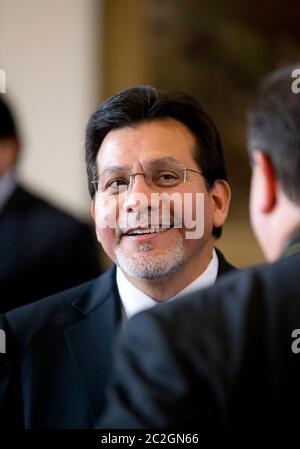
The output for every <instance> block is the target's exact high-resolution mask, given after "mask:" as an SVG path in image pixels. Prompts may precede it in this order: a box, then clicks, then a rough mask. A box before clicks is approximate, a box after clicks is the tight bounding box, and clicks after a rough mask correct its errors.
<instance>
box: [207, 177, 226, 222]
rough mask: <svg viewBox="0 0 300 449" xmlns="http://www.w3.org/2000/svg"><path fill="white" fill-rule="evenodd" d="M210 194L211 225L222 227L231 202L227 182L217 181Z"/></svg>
mask: <svg viewBox="0 0 300 449" xmlns="http://www.w3.org/2000/svg"><path fill="white" fill-rule="evenodd" d="M210 194H211V197H212V199H213V200H214V211H213V225H214V227H216V228H218V227H221V226H223V224H224V223H225V221H226V218H227V215H228V210H229V205H230V200H231V189H230V186H229V184H228V182H226V181H224V180H223V179H217V180H216V181H215V183H214V186H213V188H212V189H211V192H210Z"/></svg>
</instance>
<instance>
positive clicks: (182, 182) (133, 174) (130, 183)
mask: <svg viewBox="0 0 300 449" xmlns="http://www.w3.org/2000/svg"><path fill="white" fill-rule="evenodd" d="M179 171H182V172H184V180H183V181H180V184H186V182H187V180H186V174H187V172H188V171H190V172H193V173H197V174H198V175H201V176H203V178H205V180H206V181H208V178H207V176H206V175H205V174H204V173H203V172H200V171H198V170H194V169H193V168H187V167H184V168H182V169H179ZM137 175H142V176H144V179H145V182H146V176H147V174H146V173H145V172H136V173H129V174H128V176H129V178H130V180H129V184H128V187H127V189H126V191H128V190H130V188H131V187H132V185H133V182H132V178H134V179H135V176H137ZM91 183H92V184H94V186H97V187H95V192H98V184H99V180H95V179H94V180H93V181H91Z"/></svg>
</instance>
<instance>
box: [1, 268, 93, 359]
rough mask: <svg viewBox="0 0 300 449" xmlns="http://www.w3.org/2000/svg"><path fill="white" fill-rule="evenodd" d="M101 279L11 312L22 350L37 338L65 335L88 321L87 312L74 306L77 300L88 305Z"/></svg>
mask: <svg viewBox="0 0 300 449" xmlns="http://www.w3.org/2000/svg"><path fill="white" fill-rule="evenodd" d="M100 278H101V276H100V277H99V278H96V279H93V280H91V281H88V282H85V283H83V284H80V285H78V286H76V287H73V288H70V289H68V290H64V291H62V292H59V293H56V294H54V295H51V296H48V297H46V298H43V299H40V300H38V301H35V302H33V303H30V304H27V305H25V306H22V307H19V308H17V309H14V310H11V311H9V312H7V313H6V314H5V318H6V322H7V324H8V327H9V331H10V334H11V335H12V336H13V338H14V339H15V340H16V341H17V344H18V346H19V347H20V348H21V350H24V349H25V348H26V347H27V346H28V345H29V344H30V342H31V341H32V340H33V339H35V338H37V337H40V336H45V335H47V334H49V333H52V334H53V333H58V332H62V331H64V330H65V329H66V328H68V327H69V326H71V325H72V324H74V323H76V322H77V321H78V320H79V319H81V318H84V313H82V312H81V311H80V310H78V308H76V307H74V305H73V303H74V302H76V300H82V301H85V302H86V303H88V302H89V301H90V300H91V297H92V292H93V291H94V289H95V288H96V284H97V283H99V280H100ZM100 283H101V282H100Z"/></svg>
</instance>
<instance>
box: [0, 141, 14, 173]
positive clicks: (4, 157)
mask: <svg viewBox="0 0 300 449" xmlns="http://www.w3.org/2000/svg"><path fill="white" fill-rule="evenodd" d="M17 152H18V148H17V143H16V141H15V140H14V139H10V138H7V139H0V177H1V176H3V175H4V174H5V173H7V172H8V171H9V170H11V169H12V168H13V167H14V166H15V164H16V158H17Z"/></svg>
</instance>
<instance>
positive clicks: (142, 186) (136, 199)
mask: <svg viewBox="0 0 300 449" xmlns="http://www.w3.org/2000/svg"><path fill="white" fill-rule="evenodd" d="M151 193H153V190H152V188H151V186H149V185H148V184H147V181H146V177H145V175H144V173H135V174H134V175H133V176H132V178H131V183H130V186H129V189H128V190H127V191H126V198H125V201H124V203H123V209H124V210H126V211H127V212H134V211H139V212H142V211H144V210H145V209H148V210H150V209H151Z"/></svg>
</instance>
